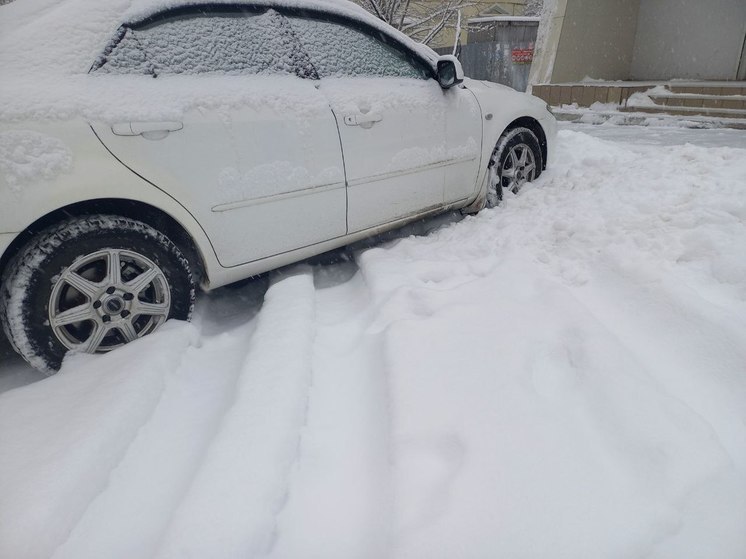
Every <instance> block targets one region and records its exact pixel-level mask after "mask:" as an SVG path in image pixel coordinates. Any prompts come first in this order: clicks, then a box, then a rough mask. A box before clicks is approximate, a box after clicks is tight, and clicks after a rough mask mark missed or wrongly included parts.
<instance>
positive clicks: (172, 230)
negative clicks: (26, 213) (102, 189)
mask: <svg viewBox="0 0 746 559" xmlns="http://www.w3.org/2000/svg"><path fill="white" fill-rule="evenodd" d="M95 214H107V215H116V216H120V217H127V218H130V219H135V220H138V221H142V222H143V223H145V224H146V225H149V226H151V227H153V228H154V229H156V230H158V231H160V232H162V233H163V234H164V235H166V236H167V237H168V238H169V239H171V241H172V242H173V243H174V244H176V246H178V247H179V249H180V250H181V251H182V252H183V253H184V254H185V256H186V257H187V258H188V259H189V262H190V263H192V264H196V266H195V269H194V270H193V272H194V274H195V279H196V281H197V283H198V284H203V285H206V284H207V283H208V281H209V278H208V276H207V266H206V262H205V258H204V255H203V254H202V253H201V251H200V249H199V246H198V245H197V243H196V242H195V240H194V239H193V238H192V236H191V235H190V234H189V232H188V231H187V230H186V228H185V227H184V226H183V225H182V224H181V223H179V222H178V221H177V220H176V219H175V218H174V217H172V216H171V215H169V214H168V213H166V212H164V211H163V210H161V209H159V208H157V207H155V206H152V205H150V204H147V203H145V202H140V201H137V200H130V199H127V198H98V199H94V200H85V201H82V202H75V203H73V204H69V205H67V206H63V207H61V208H58V209H56V210H53V211H51V212H49V213H47V214H46V215H44V216H42V217H40V218H39V219H37V220H36V221H34V222H33V223H32V224H31V225H29V226H28V227H26V229H25V230H23V231H22V232H21V233H19V234H18V235H17V236H16V238H15V239H13V242H12V243H11V244H10V246H9V247H8V248H7V250H6V251H5V252H4V253H3V255H2V256H1V257H0V277H2V275H3V274H4V273H5V269H6V267H7V266H8V263H9V262H10V260H11V259H12V258H13V256H15V255H16V254H17V253H18V252H19V251H20V250H21V249H22V248H23V247H24V246H26V244H28V243H29V242H30V241H31V239H33V238H34V236H36V235H37V234H38V233H39V232H41V231H43V230H44V229H46V228H48V227H51V226H53V225H56V224H57V223H60V222H62V221H64V220H66V219H70V218H74V217H81V216H86V215H95Z"/></svg>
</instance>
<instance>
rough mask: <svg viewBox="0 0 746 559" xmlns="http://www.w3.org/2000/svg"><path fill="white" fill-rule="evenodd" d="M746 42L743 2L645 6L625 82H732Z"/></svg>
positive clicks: (650, 2)
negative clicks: (630, 80)
mask: <svg viewBox="0 0 746 559" xmlns="http://www.w3.org/2000/svg"><path fill="white" fill-rule="evenodd" d="M745 37H746V0H708V1H707V2H681V0H645V1H644V2H642V4H640V17H639V21H638V23H637V39H636V41H635V48H634V55H633V58H632V67H631V72H630V74H631V75H630V77H631V78H632V79H635V80H650V79H655V80H667V79H672V78H688V79H689V78H691V79H715V80H723V79H736V76H737V73H738V66H739V62H740V59H741V53H742V49H743V46H744V38H745Z"/></svg>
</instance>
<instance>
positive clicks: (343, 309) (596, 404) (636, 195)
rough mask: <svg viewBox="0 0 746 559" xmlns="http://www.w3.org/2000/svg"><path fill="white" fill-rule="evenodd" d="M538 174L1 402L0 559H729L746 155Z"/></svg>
mask: <svg viewBox="0 0 746 559" xmlns="http://www.w3.org/2000/svg"><path fill="white" fill-rule="evenodd" d="M553 163H554V164H553V166H552V167H551V168H550V169H549V171H547V173H545V174H544V175H542V177H541V178H540V179H539V180H538V181H537V182H536V183H534V184H532V185H528V186H526V188H525V189H524V191H523V192H522V193H521V194H520V195H519V196H518V197H510V198H509V199H507V200H506V201H505V203H504V204H503V205H502V206H501V207H500V208H498V209H496V210H494V211H486V212H483V213H481V214H479V215H478V216H476V217H470V218H466V219H465V220H463V221H461V222H459V223H454V224H451V225H448V226H445V227H442V228H440V229H437V230H435V231H432V232H430V234H428V235H426V236H416V237H415V236H413V237H409V238H404V239H401V240H399V241H398V242H394V243H389V244H387V245H384V246H379V247H376V248H371V249H368V250H361V251H360V252H358V253H356V254H355V262H354V263H353V262H346V261H342V262H340V263H338V264H331V265H326V266H313V267H311V266H298V267H294V268H292V269H291V270H284V271H279V272H276V273H274V274H272V276H271V287H270V288H269V290H268V291H267V293H266V295H265V296H264V303H263V306H262V307H261V308H259V305H260V303H259V301H261V299H262V295H263V289H262V288H261V282H254V283H253V284H250V285H248V286H245V287H243V288H241V289H240V290H225V291H223V292H221V293H215V294H213V295H210V296H209V297H206V298H205V299H204V300H203V302H202V307H201V309H200V310H199V311H198V316H197V320H196V322H195V324H193V325H185V324H179V323H172V324H170V325H168V326H167V327H166V328H164V329H163V330H161V331H159V332H157V333H156V334H154V335H152V336H149V337H147V338H145V339H143V340H140V341H138V342H136V343H133V344H130V345H128V346H125V347H124V348H122V349H120V350H117V351H116V352H114V353H112V354H109V355H105V356H102V357H101V356H76V357H73V358H70V359H68V360H67V362H66V363H65V365H64V366H63V369H62V371H61V373H60V374H59V375H57V376H55V377H52V378H50V379H47V380H44V381H43V382H39V383H36V384H34V385H31V386H27V387H24V388H21V389H17V390H13V391H10V392H8V393H5V394H4V395H2V396H0V448H2V452H0V495H2V500H0V556H8V557H49V556H52V557H56V558H63V557H75V558H80V557H122V558H125V557H184V556H189V555H193V556H220V557H260V556H269V557H276V558H289V557H308V556H318V557H327V558H332V557H339V558H350V557H355V558H359V557H371V558H381V557H416V558H422V557H427V558H437V557H443V558H453V557H518V556H526V557H532V558H534V557H535V558H542V557H546V558H552V559H555V558H562V557H567V558H577V557H609V558H613V557H619V558H625V559H626V558H631V557H634V558H637V557H653V558H672V559H673V558H675V559H682V558H692V559H694V558H700V557H718V558H724V559H725V558H734V559H735V558H741V557H743V556H744V555H746V536H745V535H744V531H743V526H744V525H746V507H744V503H746V445H744V444H743V443H744V440H746V427H745V424H746V374H745V373H746V269H745V268H744V266H745V264H744V259H743V255H744V254H746V197H745V196H744V189H746V151H744V150H737V149H730V148H711V149H708V148H701V147H695V146H691V145H685V146H674V147H659V146H633V145H623V144H615V143H611V142H606V141H601V140H597V139H593V138H591V137H589V136H586V135H583V134H578V133H572V132H561V134H560V137H559V141H558V152H557V157H556V160H555V161H554V162H553ZM350 278H351V279H350ZM255 314H256V316H255Z"/></svg>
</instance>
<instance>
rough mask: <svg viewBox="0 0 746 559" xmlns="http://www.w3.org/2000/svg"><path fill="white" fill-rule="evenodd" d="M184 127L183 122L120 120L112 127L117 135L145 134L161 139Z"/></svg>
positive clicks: (151, 138) (148, 137)
mask: <svg viewBox="0 0 746 559" xmlns="http://www.w3.org/2000/svg"><path fill="white" fill-rule="evenodd" d="M182 128H184V124H183V123H181V122H120V123H118V124H114V125H113V126H112V127H111V131H112V132H113V133H114V134H115V135H116V136H143V137H144V138H147V139H149V140H160V139H162V138H165V137H166V136H168V134H169V133H170V132H176V131H178V130H181V129H182Z"/></svg>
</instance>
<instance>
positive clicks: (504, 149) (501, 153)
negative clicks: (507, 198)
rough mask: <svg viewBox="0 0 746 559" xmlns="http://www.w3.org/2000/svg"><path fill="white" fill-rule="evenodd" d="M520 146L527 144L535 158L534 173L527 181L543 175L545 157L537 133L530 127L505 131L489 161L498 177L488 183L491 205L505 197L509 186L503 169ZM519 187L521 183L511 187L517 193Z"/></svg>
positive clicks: (488, 201) (488, 202)
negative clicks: (504, 194)
mask: <svg viewBox="0 0 746 559" xmlns="http://www.w3.org/2000/svg"><path fill="white" fill-rule="evenodd" d="M518 146H527V147H528V148H530V151H531V153H532V154H533V159H534V166H535V168H534V173H533V175H532V176H531V177H530V178H528V179H527V180H526V181H525V182H531V181H534V180H536V179H537V178H539V175H541V172H542V170H543V169H544V158H543V155H542V152H541V146H540V144H539V139H538V138H537V137H536V134H534V133H533V132H532V131H531V130H529V129H528V128H511V129H509V130H506V131H505V132H503V135H502V136H500V139H499V140H498V142H497V145H496V146H495V150H494V151H493V152H492V157H491V158H490V163H489V167H490V169H491V170H494V172H495V173H496V175H494V176H495V178H496V179H497V180H495V181H493V184H489V185H488V191H487V205H488V206H489V207H494V206H497V205H498V204H499V203H500V201H501V200H502V199H503V191H504V189H505V188H507V185H506V182H507V177H504V176H502V170H503V169H504V168H505V166H506V162H507V160H508V157H510V154H511V152H512V151H513V150H514V149H516V148H517V147H518ZM508 166H509V163H508ZM490 176H493V175H490ZM519 189H520V185H518V186H516V187H514V188H511V190H512V191H513V192H514V193H517V192H518V190H519Z"/></svg>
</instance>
